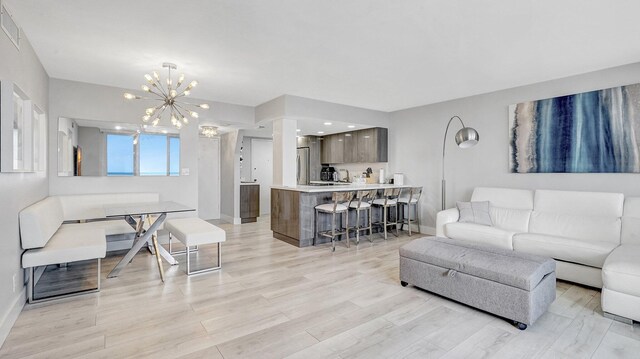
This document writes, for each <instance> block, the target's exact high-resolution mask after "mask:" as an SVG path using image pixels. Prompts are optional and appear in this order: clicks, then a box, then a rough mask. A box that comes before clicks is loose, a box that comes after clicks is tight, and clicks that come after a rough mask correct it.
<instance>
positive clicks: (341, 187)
mask: <svg viewBox="0 0 640 359" xmlns="http://www.w3.org/2000/svg"><path fill="white" fill-rule="evenodd" d="M408 187H411V186H408V185H407V186H398V185H395V184H388V183H386V184H378V183H375V184H353V183H344V184H336V185H333V186H302V185H300V186H293V187H286V186H271V188H273V189H281V190H286V191H297V192H306V193H318V192H337V191H362V190H370V189H384V188H408Z"/></svg>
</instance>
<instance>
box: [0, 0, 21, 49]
mask: <svg viewBox="0 0 640 359" xmlns="http://www.w3.org/2000/svg"><path fill="white" fill-rule="evenodd" d="M0 26H2V30H4V32H5V33H6V34H7V36H9V39H10V40H11V42H13V44H14V45H16V47H17V48H18V49H20V27H18V24H16V22H15V20H14V19H13V16H11V14H10V13H9V12H8V11H7V8H6V7H5V5H4V4H0Z"/></svg>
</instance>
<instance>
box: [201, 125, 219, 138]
mask: <svg viewBox="0 0 640 359" xmlns="http://www.w3.org/2000/svg"><path fill="white" fill-rule="evenodd" d="M200 133H201V134H202V135H203V136H205V137H209V138H211V137H214V136H216V135H217V134H218V128H217V127H215V126H202V127H200Z"/></svg>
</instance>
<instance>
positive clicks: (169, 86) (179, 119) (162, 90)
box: [124, 63, 209, 129]
mask: <svg viewBox="0 0 640 359" xmlns="http://www.w3.org/2000/svg"><path fill="white" fill-rule="evenodd" d="M162 66H163V67H164V68H167V69H168V71H167V76H166V77H165V78H164V79H162V80H161V78H160V74H159V73H158V72H157V71H152V72H151V73H150V74H145V75H144V78H145V79H146V80H147V82H148V84H144V85H142V86H141V88H142V90H143V91H145V92H148V93H150V95H149V96H150V97H140V96H136V95H134V94H132V93H129V92H127V93H124V97H125V98H126V99H128V100H140V99H141V100H152V101H159V102H160V103H156V104H155V106H153V107H149V108H147V109H146V110H145V114H144V115H143V116H142V122H143V123H148V122H149V121H151V125H153V126H157V125H158V124H159V123H160V121H162V120H163V118H165V119H167V118H168V120H170V121H171V124H172V125H173V126H175V127H177V128H178V129H180V128H182V127H183V126H185V125H187V124H188V123H189V119H188V118H187V117H185V115H183V114H187V115H189V116H191V117H193V118H198V117H199V115H198V113H197V112H195V111H193V110H192V108H202V109H205V110H207V109H209V104H206V103H203V104H193V103H188V102H182V101H180V100H181V98H182V97H183V96H189V95H190V94H191V89H192V88H194V87H196V86H197V85H198V81H196V80H193V81H191V82H189V84H188V85H187V86H185V87H183V88H182V89H180V87H181V86H182V84H184V81H185V76H184V74H180V76H179V77H178V80H177V85H176V86H174V83H173V78H172V77H171V70H175V69H176V65H174V64H171V63H164V64H162ZM154 88H155V89H156V90H153V89H154ZM165 112H166V115H165Z"/></svg>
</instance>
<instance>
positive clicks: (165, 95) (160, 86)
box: [153, 78, 169, 97]
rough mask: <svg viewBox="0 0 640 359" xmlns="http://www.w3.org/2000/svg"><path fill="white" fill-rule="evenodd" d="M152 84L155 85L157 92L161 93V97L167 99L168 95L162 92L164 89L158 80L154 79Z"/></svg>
mask: <svg viewBox="0 0 640 359" xmlns="http://www.w3.org/2000/svg"><path fill="white" fill-rule="evenodd" d="M153 83H154V84H156V86H155V87H156V88H157V89H158V90H160V92H161V93H162V95H163V96H164V97H169V95H168V94H167V93H165V92H164V88H163V87H162V83H161V82H160V80H156V79H155V78H154V79H153Z"/></svg>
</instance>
